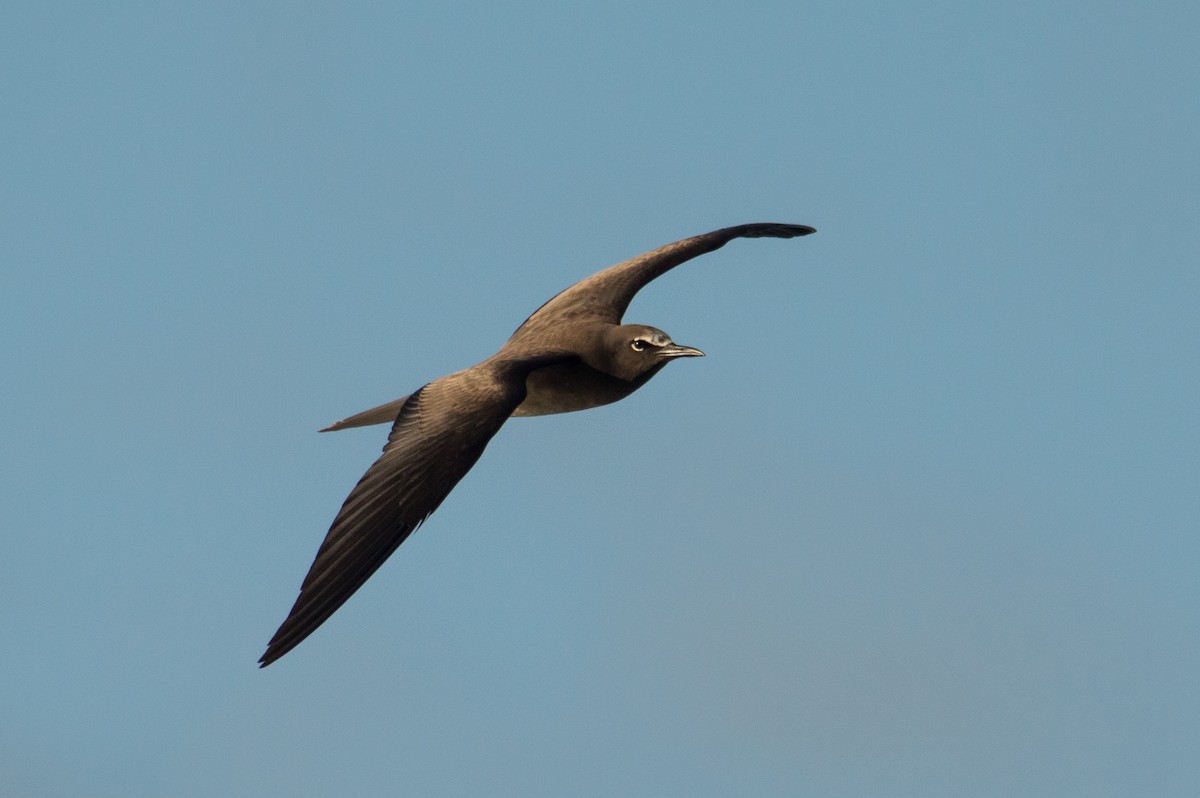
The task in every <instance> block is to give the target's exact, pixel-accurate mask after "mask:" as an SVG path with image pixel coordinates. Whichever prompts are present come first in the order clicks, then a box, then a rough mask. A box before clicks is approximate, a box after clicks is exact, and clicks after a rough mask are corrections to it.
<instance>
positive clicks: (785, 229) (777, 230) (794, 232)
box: [741, 222, 817, 238]
mask: <svg viewBox="0 0 1200 798" xmlns="http://www.w3.org/2000/svg"><path fill="white" fill-rule="evenodd" d="M742 230H743V232H742V233H741V235H742V237H743V238H796V237H798V236H807V235H812V234H813V233H815V232H817V228H815V227H810V226H808V225H806V224H784V223H782V222H760V223H758V224H748V225H745V226H744V227H743V228H742Z"/></svg>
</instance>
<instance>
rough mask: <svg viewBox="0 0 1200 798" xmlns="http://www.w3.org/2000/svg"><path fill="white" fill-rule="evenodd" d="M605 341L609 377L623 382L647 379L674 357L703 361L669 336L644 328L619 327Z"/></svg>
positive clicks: (643, 326) (696, 352) (637, 326)
mask: <svg viewBox="0 0 1200 798" xmlns="http://www.w3.org/2000/svg"><path fill="white" fill-rule="evenodd" d="M606 337H607V340H606V341H605V343H606V346H605V349H606V354H607V356H608V359H609V361H610V362H609V364H608V365H609V368H608V369H607V370H608V371H609V373H610V374H612V375H613V376H616V377H620V378H621V379H624V380H636V379H638V378H639V377H640V378H645V379H649V378H650V377H651V376H653V375H654V373H655V372H657V371H658V370H659V369H661V368H662V367H663V366H665V365H667V363H669V362H671V361H672V360H674V359H675V358H677V357H703V356H704V353H703V352H701V351H700V350H699V349H695V348H693V347H690V346H681V345H679V344H677V343H675V342H674V341H672V340H671V336H669V335H667V334H666V333H665V332H663V331H662V330H660V329H658V328H656V327H649V326H647V325H645V324H622V325H620V326H617V327H613V328H611V329H610V331H609V333H608V335H607V336H606Z"/></svg>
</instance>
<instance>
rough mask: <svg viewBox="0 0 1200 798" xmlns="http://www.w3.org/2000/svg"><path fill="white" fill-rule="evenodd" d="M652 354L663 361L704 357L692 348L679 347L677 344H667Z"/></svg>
mask: <svg viewBox="0 0 1200 798" xmlns="http://www.w3.org/2000/svg"><path fill="white" fill-rule="evenodd" d="M654 354H656V355H658V356H659V357H661V358H663V359H670V360H673V359H675V358H677V357H704V353H703V352H701V351H700V350H699V349H696V348H695V347H692V346H680V345H679V344H667V345H666V346H664V347H662V348H661V349H659V350H658V351H657V352H655V353H654Z"/></svg>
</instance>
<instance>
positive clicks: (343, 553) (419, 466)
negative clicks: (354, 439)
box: [259, 355, 574, 667]
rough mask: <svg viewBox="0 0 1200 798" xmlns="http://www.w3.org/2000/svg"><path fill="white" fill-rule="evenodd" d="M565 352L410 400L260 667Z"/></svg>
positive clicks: (487, 371) (375, 557)
mask: <svg viewBox="0 0 1200 798" xmlns="http://www.w3.org/2000/svg"><path fill="white" fill-rule="evenodd" d="M573 357H574V356H573V355H551V356H546V357H542V358H528V359H523V360H519V361H503V362H493V361H485V362H484V363H481V364H480V365H478V366H475V367H473V368H470V369H467V370H465V371H460V372H458V373H456V374H451V375H450V376H448V377H443V378H442V379H440V380H436V381H434V382H431V383H430V384H428V385H426V386H425V387H424V388H422V389H421V390H419V391H417V392H416V393H414V394H413V395H412V396H410V397H409V398H408V401H406V402H405V403H404V406H403V408H402V409H401V410H400V414H399V418H397V419H396V422H395V424H394V425H393V426H392V432H391V434H390V435H389V436H388V442H387V445H386V446H385V447H384V448H383V454H382V455H381V456H380V457H379V459H378V460H376V461H375V463H374V465H372V466H371V467H370V468H368V469H367V472H366V473H365V474H363V477H362V479H360V480H359V482H358V484H357V485H356V486H355V487H354V490H352V491H351V492H350V495H349V497H347V499H346V501H345V503H344V504H343V505H342V509H341V510H340V511H339V512H338V514H337V517H336V518H335V519H334V521H333V525H332V526H331V527H330V529H329V533H328V534H327V535H326V536H325V540H324V542H323V543H321V547H320V549H319V550H318V551H317V556H316V559H315V560H313V564H312V566H311V567H310V568H309V570H308V575H307V576H306V577H304V582H303V584H301V586H300V597H299V598H297V599H296V603H295V605H294V606H293V607H292V610H291V612H290V613H288V617H287V618H286V619H285V620H284V622H283V624H282V625H281V626H280V627H279V630H278V631H277V632H275V636H274V637H272V638H271V642H270V643H268V644H267V650H266V652H265V653H264V654H263V655H262V658H261V659H260V660H259V663H260V666H261V667H266V666H267V665H270V664H271V663H272V662H274V661H275V660H277V659H279V658H280V657H282V656H283V655H284V654H286V653H287V652H289V651H291V650H292V649H293V648H295V647H296V646H297V645H299V643H300V642H301V641H302V640H304V638H306V637H308V636H309V635H310V634H312V632H313V631H314V630H315V629H316V628H317V627H318V626H320V625H321V624H322V623H324V622H325V620H326V619H328V618H329V616H330V615H332V614H333V613H334V611H336V610H337V608H338V607H340V606H342V604H344V603H345V602H346V600H347V599H349V598H350V596H352V595H353V594H354V592H355V591H356V590H358V589H359V588H360V587H362V585H363V583H364V582H366V581H367V579H368V578H369V577H370V576H371V574H373V573H375V571H376V570H377V569H378V568H379V566H380V565H382V564H383V562H384V560H386V559H387V558H388V557H389V556H390V555H391V553H392V552H393V551H395V550H396V548H397V547H399V545H400V544H401V543H403V542H404V541H405V539H407V538H408V536H409V535H411V534H412V533H413V531H414V530H415V529H416V528H417V527H418V526H420V525H421V523H422V522H423V521H424V520H425V519H426V518H428V517H429V515H430V514H431V513H433V511H434V510H436V509H437V508H438V505H440V504H441V503H442V500H444V499H445V498H446V496H447V494H449V493H450V491H451V490H452V489H453V488H454V486H455V485H457V484H458V482H459V480H461V479H462V478H463V476H465V475H466V473H467V472H468V471H469V470H470V469H471V467H472V466H473V465H475V462H476V461H477V460H478V459H479V456H480V455H481V454H483V450H484V448H485V447H486V446H487V443H488V441H489V440H491V439H492V436H493V435H495V434H496V432H497V431H498V430H499V429H500V427H501V426H502V425H503V424H504V422H505V420H506V419H507V418H508V417H509V415H511V414H512V412H513V410H515V409H516V408H517V406H518V405H519V404H521V402H522V401H523V400H524V398H525V378H526V377H527V376H528V374H529V372H530V371H532V370H533V369H535V368H538V367H539V366H542V365H550V364H552V363H559V362H564V361H565V360H569V359H572V358H573Z"/></svg>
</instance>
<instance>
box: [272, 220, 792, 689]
mask: <svg viewBox="0 0 1200 798" xmlns="http://www.w3.org/2000/svg"><path fill="white" fill-rule="evenodd" d="M812 232H815V231H814V230H813V228H811V227H807V226H805V225H789V224H773V223H767V224H747V225H740V226H738V227H728V228H725V229H722V230H716V231H713V232H711V233H705V234H703V235H699V236H693V237H692V238H686V239H683V240H682V241H677V242H675V243H673V244H668V245H666V246H664V247H660V248H659V249H656V250H653V251H651V252H647V253H646V254H644V255H640V256H638V257H636V258H633V259H631V260H628V261H625V262H623V263H619V264H617V265H616V266H611V267H609V268H608V269H605V270H603V271H600V272H597V273H596V274H594V275H592V276H591V277H588V278H586V279H584V280H581V281H580V282H578V283H576V284H575V285H573V286H571V287H570V288H568V289H566V290H565V291H563V292H561V293H559V294H558V295H557V296H555V297H553V298H552V299H550V301H548V302H546V303H545V304H544V305H542V306H541V307H540V308H538V309H537V310H536V311H535V312H534V313H533V315H531V316H530V317H529V318H528V319H526V320H525V322H524V323H523V324H522V325H521V326H520V327H518V328H517V330H516V331H515V332H514V333H513V334H512V336H511V337H510V338H509V339H508V341H507V342H506V343H505V344H504V346H503V347H501V349H500V351H499V352H497V353H496V354H494V355H492V356H491V357H489V358H488V359H487V360H485V361H483V362H482V363H479V364H478V365H475V366H472V367H470V368H467V369H463V370H462V371H458V372H455V373H453V374H449V375H447V376H445V377H441V378H439V379H437V380H434V381H433V382H431V383H429V384H428V385H426V386H424V387H423V388H421V389H420V390H418V391H417V392H416V393H413V394H411V395H410V396H406V397H402V398H401V399H397V400H395V401H392V402H388V403H387V404H384V405H380V406H379V407H375V408H371V409H370V410H365V411H363V412H361V413H358V414H355V415H353V416H350V417H349V418H346V419H343V420H341V421H339V422H336V423H335V424H332V425H331V426H329V427H326V428H325V430H322V431H330V430H339V429H346V428H349V427H359V426H366V425H370V424H382V423H391V424H392V431H391V434H390V435H389V436H388V443H387V445H386V446H384V449H383V454H382V455H381V456H380V457H379V459H378V460H376V461H375V463H374V464H373V465H372V466H371V467H370V468H369V469H367V472H366V473H365V474H364V475H363V477H362V479H360V480H359V482H358V484H357V485H356V486H355V488H354V490H353V491H351V493H350V495H349V497H347V499H346V501H345V503H344V504H343V505H342V509H341V510H340V511H339V512H338V514H337V517H336V518H335V519H334V521H333V525H332V526H331V527H330V530H329V533H328V534H327V535H326V537H325V540H324V542H323V543H322V544H321V547H320V549H319V550H318V551H317V556H316V559H315V560H314V561H313V564H312V566H311V567H310V569H309V572H308V575H307V576H306V577H305V579H304V582H303V584H302V585H301V587H300V596H299V598H298V599H297V600H296V603H295V605H294V606H293V607H292V610H291V612H290V613H289V614H288V617H287V619H285V620H284V622H283V624H282V625H281V626H280V627H279V630H278V631H277V632H276V633H275V636H274V637H273V638H272V639H271V642H270V643H269V644H268V645H267V650H266V652H265V653H264V654H263V656H262V658H261V659H260V660H259V662H260V665H261V666H262V667H265V666H267V665H269V664H271V663H272V662H274V661H275V660H277V659H279V658H280V657H282V656H283V655H284V654H286V653H287V652H288V651H290V650H291V649H293V648H294V647H295V646H296V645H298V644H299V643H300V642H301V641H302V640H303V639H304V638H305V637H307V636H308V635H309V634H311V633H312V632H313V631H314V630H315V629H316V628H317V627H318V626H320V625H321V623H323V622H324V621H325V620H326V619H327V618H328V617H329V616H330V615H332V614H333V612H334V611H335V610H337V608H338V607H340V606H341V605H342V604H343V603H344V602H345V601H346V600H347V599H348V598H349V597H350V596H351V595H352V594H353V593H354V592H355V591H356V590H357V589H358V588H359V587H361V586H362V584H363V583H364V582H365V581H366V580H367V579H368V578H369V577H370V576H371V574H372V573H374V572H375V570H376V569H377V568H378V567H379V566H380V565H382V564H383V562H384V560H386V559H387V558H388V556H389V555H391V553H392V552H393V551H395V550H396V548H397V547H398V546H399V545H400V544H401V543H403V542H404V540H405V539H406V538H407V537H408V536H409V535H410V534H411V533H412V532H413V530H415V529H416V528H417V527H418V526H419V525H420V524H421V523H422V522H423V521H424V520H425V519H426V518H428V517H429V515H430V514H431V513H432V512H433V511H434V510H435V509H437V507H438V505H440V504H441V502H442V500H443V499H445V497H446V495H447V494H448V493H449V492H450V490H451V489H452V488H453V487H454V486H455V485H456V484H457V483H458V481H459V480H460V479H462V477H463V476H464V475H465V474H466V473H467V471H469V470H470V468H471V466H473V465H474V464H475V462H476V461H477V460H478V459H479V456H480V455H481V454H482V453H483V450H484V447H485V446H487V443H488V441H489V440H491V438H492V436H493V435H495V434H496V432H497V431H498V430H499V429H500V427H501V425H503V423H504V422H505V420H507V419H508V417H509V416H538V415H547V414H551V413H566V412H572V411H575V410H586V409H588V408H592V407H598V406H600V405H604V404H609V403H611V402H615V401H617V400H619V399H623V398H624V397H626V396H628V395H629V394H631V393H633V392H634V391H636V390H637V389H638V388H640V387H641V386H642V385H645V384H646V382H648V381H649V380H650V379H651V378H652V377H653V376H654V375H655V374H657V373H658V372H659V371H660V370H661V369H662V368H663V367H664V366H665V365H666V364H667V363H668V362H670V361H671V360H673V359H675V358H679V357H695V356H699V355H702V354H703V352H701V351H700V350H698V349H693V348H692V347H687V346H680V345H679V344H676V343H674V342H673V341H672V340H671V339H670V337H669V336H668V335H667V334H666V333H664V332H663V331H662V330H659V329H656V328H654V327H649V326H646V325H639V324H622V323H621V317H622V316H623V315H624V313H625V310H626V308H628V306H629V303H630V301H631V300H632V299H633V297H634V295H635V294H636V293H637V292H638V290H639V289H641V288H642V287H643V286H645V285H646V284H647V283H649V282H650V281H651V280H653V279H654V278H656V277H658V276H659V275H661V274H663V273H664V272H666V271H667V270H669V269H671V268H673V267H675V266H677V265H679V264H680V263H683V262H684V261H687V260H690V259H691V258H694V257H696V256H697V255H701V254H704V253H705V252H711V251H712V250H714V249H717V248H719V247H721V246H723V245H724V244H726V243H727V242H729V241H730V240H732V239H734V238H763V237H769V238H793V237H796V236H802V235H808V234H809V233H812Z"/></svg>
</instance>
